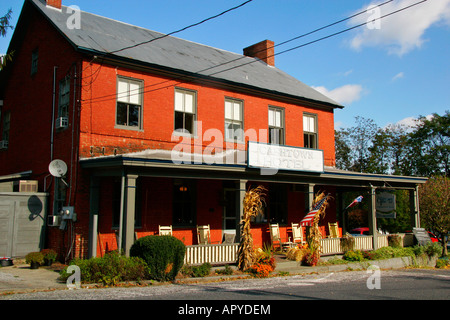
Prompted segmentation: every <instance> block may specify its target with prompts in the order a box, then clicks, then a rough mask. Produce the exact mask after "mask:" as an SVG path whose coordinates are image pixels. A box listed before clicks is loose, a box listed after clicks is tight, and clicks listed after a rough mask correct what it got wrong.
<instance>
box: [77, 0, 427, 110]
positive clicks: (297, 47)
mask: <svg viewBox="0 0 450 320" xmlns="http://www.w3.org/2000/svg"><path fill="white" fill-rule="evenodd" d="M392 1H393V0H389V1H386V2H384V3H382V4H380V5H379V6H382V5H385V4H387V3H389V2H392ZM426 1H427V0H422V1H419V2H416V3H413V4H411V5H409V6H406V7H403V8H401V9H398V10H395V11H392V12H390V13H388V14H385V15H383V16H380V17H378V18H375V19H373V20H372V21H371V22H374V21H377V20H381V19H384V18H386V17H388V16H391V15H393V14H396V13H399V12H402V11H404V10H407V9H409V8H411V7H414V6H416V5H419V4H421V3H424V2H426ZM365 12H367V11H366V10H364V11H361V12H359V13H356V14H354V15H352V16H349V17H347V18H344V19H341V20H339V21H336V22H333V23H331V24H328V25H326V26H324V27H321V28H318V29H315V30H313V31H310V32H307V33H305V34H302V35H299V36H296V37H294V38H291V39H289V40H286V41H283V42H281V43H280V44H278V45H274V46H273V47H276V46H280V45H282V44H286V43H288V42H291V41H294V40H297V39H299V38H302V37H305V36H307V35H310V34H313V33H316V32H318V31H321V30H324V29H326V28H329V27H331V26H334V25H336V24H338V23H342V22H344V21H347V20H349V19H352V18H354V17H356V16H359V15H361V14H362V13H365ZM366 24H367V22H364V23H360V24H358V25H355V26H353V27H349V28H346V29H344V30H341V31H338V32H335V33H332V34H330V35H327V36H324V37H321V38H318V39H316V40H312V41H309V42H306V43H303V44H301V45H298V46H295V47H292V48H289V49H286V50H283V51H280V52H278V53H275V54H273V55H271V56H268V58H269V57H273V56H277V55H281V54H284V53H287V52H290V51H293V50H297V49H299V48H302V47H305V46H308V45H311V44H314V43H316V42H319V41H322V40H326V39H328V38H331V37H334V36H337V35H340V34H343V33H345V32H348V31H351V30H354V29H357V28H360V27H362V26H364V25H366ZM155 40H156V39H155ZM244 58H246V56H242V57H239V58H237V59H234V60H230V61H227V62H224V63H221V64H218V65H216V66H212V67H209V68H206V69H203V70H200V71H197V72H195V73H193V75H195V74H199V75H201V76H213V75H216V74H219V73H222V72H226V71H230V70H233V69H237V68H240V67H242V66H245V65H249V64H252V63H255V62H258V61H259V60H256V59H254V60H252V61H249V62H246V63H243V64H240V65H237V66H233V67H230V68H228V69H224V70H220V71H217V72H213V73H211V74H207V75H205V74H200V72H204V71H207V70H210V69H214V68H218V67H221V66H223V65H226V64H228V63H230V62H235V61H238V60H240V59H244ZM189 77H191V76H180V77H179V78H178V79H171V80H165V81H163V82H160V83H157V84H151V85H148V86H145V87H143V88H140V89H136V91H138V92H137V93H136V94H140V93H147V92H151V91H155V90H160V89H163V88H167V87H171V86H173V85H172V84H171V85H168V86H164V87H161V88H154V89H151V90H143V91H142V89H145V88H149V87H154V86H157V85H160V84H164V83H167V82H172V81H174V80H175V81H180V80H183V79H187V78H189ZM117 94H118V93H114V94H110V95H104V96H100V97H95V98H90V99H86V100H83V101H91V102H92V101H96V102H104V101H109V100H115V99H116V96H117ZM108 97H113V98H108Z"/></svg>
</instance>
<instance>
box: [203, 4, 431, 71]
mask: <svg viewBox="0 0 450 320" xmlns="http://www.w3.org/2000/svg"><path fill="white" fill-rule="evenodd" d="M426 1H428V0H422V1H419V2H416V3H413V4H411V5H409V6H406V7H403V8H401V9H398V10H395V11H392V12H391V13H388V14H385V15H383V16H380V17H378V18H376V19H373V20H372V21H371V22H374V21H377V20H381V19H383V18H386V17H388V16H391V15H393V14H396V13H399V12H401V11H404V10H407V9H409V8H411V7H414V6H417V5H419V4H421V3H423V2H426ZM366 24H367V22H364V23H360V24H358V25H356V26H353V27H350V28H347V29H344V30H341V31H338V32H335V33H332V34H330V35H328V36H324V37H322V38H319V39H316V40H312V41H309V42H306V43H303V44H301V45H298V46H295V47H292V48H290V49H286V50H283V51H280V52H278V53H274V54H273V55H270V56H268V57H267V58H270V57H274V56H277V55H280V54H283V53H287V52H290V51H293V50H297V49H299V48H303V47H306V46H308V45H311V44H313V43H316V42H319V41H322V40H325V39H328V38H331V37H334V36H337V35H340V34H342V33H345V32H348V31H351V30H354V29H357V28H360V27H362V26H364V25H366ZM254 62H255V61H250V62H247V63H244V64H241V65H238V66H234V67H231V68H228V69H225V70H220V71H217V72H215V73H211V74H208V76H212V75H215V74H218V73H221V72H225V71H229V70H233V69H236V68H240V67H242V66H245V65H248V64H251V63H254Z"/></svg>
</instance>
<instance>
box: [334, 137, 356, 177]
mask: <svg viewBox="0 0 450 320" xmlns="http://www.w3.org/2000/svg"><path fill="white" fill-rule="evenodd" d="M348 141H349V132H348V131H347V130H345V129H341V130H335V131H334V146H335V150H336V168H338V169H342V170H348V169H349V168H350V167H351V165H352V159H351V155H350V154H351V149H350V146H349V142H348Z"/></svg>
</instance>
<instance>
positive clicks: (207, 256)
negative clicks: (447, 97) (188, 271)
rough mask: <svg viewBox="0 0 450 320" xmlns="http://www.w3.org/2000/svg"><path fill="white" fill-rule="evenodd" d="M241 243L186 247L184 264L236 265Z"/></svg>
mask: <svg viewBox="0 0 450 320" xmlns="http://www.w3.org/2000/svg"><path fill="white" fill-rule="evenodd" d="M238 248H239V243H232V244H206V245H193V246H186V254H185V256H184V263H185V264H189V265H199V264H203V263H205V262H209V263H211V264H219V263H235V262H236V261H237V258H238V257H237V252H238Z"/></svg>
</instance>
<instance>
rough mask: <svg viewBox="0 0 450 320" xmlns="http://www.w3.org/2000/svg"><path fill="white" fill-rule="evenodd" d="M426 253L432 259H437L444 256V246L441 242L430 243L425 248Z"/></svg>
mask: <svg viewBox="0 0 450 320" xmlns="http://www.w3.org/2000/svg"><path fill="white" fill-rule="evenodd" d="M425 253H426V254H427V255H428V256H429V257H430V258H432V257H436V256H439V255H441V254H442V246H441V244H440V243H439V242H430V243H428V244H427V245H426V246H425Z"/></svg>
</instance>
